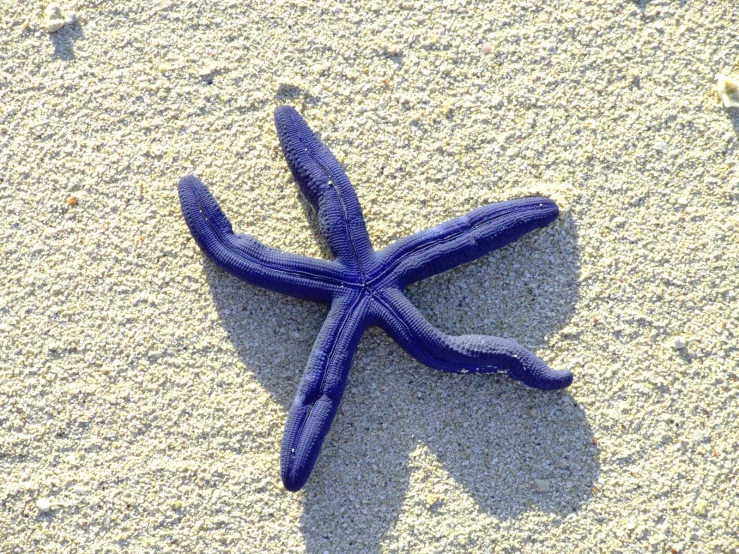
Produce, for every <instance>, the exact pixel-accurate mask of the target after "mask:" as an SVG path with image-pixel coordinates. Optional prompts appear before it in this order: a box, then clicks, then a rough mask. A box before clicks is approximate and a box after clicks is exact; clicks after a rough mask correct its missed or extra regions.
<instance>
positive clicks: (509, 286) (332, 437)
mask: <svg viewBox="0 0 739 554" xmlns="http://www.w3.org/2000/svg"><path fill="white" fill-rule="evenodd" d="M543 254H546V255H544V256H543ZM549 254H551V256H550V255H549ZM578 258H579V255H578V248H577V234H576V227H575V223H574V221H573V220H572V219H571V218H569V217H566V216H565V217H562V218H560V220H558V221H557V222H555V223H554V224H553V225H552V226H550V227H549V228H547V229H543V230H540V231H537V232H535V233H532V234H530V235H527V236H525V237H523V238H522V239H520V240H519V241H517V242H515V243H513V244H511V245H509V246H507V247H505V248H503V249H500V250H497V251H495V252H493V253H491V254H489V255H487V256H485V257H484V258H481V259H479V260H476V261H474V262H471V263H468V264H466V265H464V266H461V267H459V268H456V269H453V270H450V271H447V272H446V273H443V274H440V275H437V276H435V277H433V278H430V279H427V280H425V281H423V282H421V283H417V284H415V285H413V286H411V287H410V288H409V289H408V291H407V292H408V296H409V298H410V299H411V300H412V301H413V303H414V304H415V305H416V306H418V308H419V309H420V310H421V311H422V312H424V315H426V317H427V318H428V319H429V320H430V321H431V322H432V323H433V324H435V325H438V326H439V327H441V328H442V329H443V331H445V332H448V333H452V334H464V333H485V334H491V335H498V336H510V337H515V339H516V340H518V341H519V342H520V343H521V344H524V345H526V346H527V347H529V348H532V349H537V348H542V347H545V346H547V345H548V344H550V341H549V339H548V337H549V336H551V335H552V334H554V333H556V332H557V331H558V330H559V329H561V328H562V327H564V326H565V325H566V324H567V323H568V322H569V320H570V318H571V316H572V313H573V312H574V309H575V306H576V303H577V300H578V288H577V277H578V269H579V266H578ZM547 260H549V261H547ZM204 263H205V264H206V276H207V282H208V284H209V286H210V289H211V293H212V297H213V299H214V302H215V306H216V309H217V311H218V313H219V314H220V316H221V320H222V323H223V326H224V328H225V330H226V332H227V334H228V336H229V338H230V340H231V341H232V342H233V344H234V346H235V348H236V351H237V353H238V355H239V356H240V358H241V359H242V361H243V362H244V364H245V365H246V367H247V368H248V369H249V371H252V372H253V373H254V375H255V376H256V377H257V379H258V380H259V381H260V383H261V384H262V385H263V386H264V387H265V389H266V390H268V391H269V393H270V394H271V395H272V396H273V398H274V399H275V400H276V401H277V402H278V403H279V404H280V405H282V406H283V407H284V408H285V411H286V412H287V410H288V409H289V407H290V405H291V403H292V401H293V398H294V395H295V389H296V388H297V386H298V383H299V382H300V377H301V374H302V372H303V368H304V366H305V360H306V359H307V358H308V356H309V354H310V351H311V347H312V344H313V341H314V339H315V337H316V335H317V334H318V331H319V329H320V328H321V325H322V324H323V322H324V320H325V318H326V314H327V312H328V308H327V307H325V306H322V305H320V304H315V303H310V302H305V301H301V300H296V299H292V298H290V297H287V296H284V295H281V294H277V293H273V292H269V291H265V290H262V289H259V288H257V287H253V286H250V285H247V284H245V283H242V282H240V281H238V280H237V279H236V278H234V277H231V276H229V275H228V274H226V273H225V272H223V271H221V270H220V269H218V268H217V267H216V266H215V265H214V264H213V263H212V262H210V261H205V262H204ZM460 283H464V284H465V288H464V289H462V290H461V291H460V290H459V289H458V287H459V286H460ZM488 283H490V284H489V285H488ZM452 287H454V288H455V289H457V290H456V292H455V294H449V292H448V291H449V289H450V288H452ZM540 291H546V292H545V293H543V292H540ZM553 306H554V307H555V309H552V307H553ZM234 307H235V309H234ZM524 314H525V315H526V318H524V317H523V315H524ZM483 321H485V322H486V323H485V324H484V325H481V324H480V322H483ZM450 322H453V323H450ZM532 322H536V323H535V324H533V323H532ZM576 378H577V374H576ZM533 409H535V410H536V411H532V410H533ZM522 438H523V440H522ZM593 442H594V441H593V435H592V431H591V429H590V426H589V424H588V422H587V419H586V416H585V413H584V411H583V410H582V408H580V407H579V406H577V405H576V403H575V402H574V401H573V400H572V399H571V397H570V395H569V393H568V392H567V391H562V392H559V393H552V392H541V391H537V390H534V389H528V388H524V387H521V386H519V385H517V384H515V383H514V382H513V380H512V379H510V378H508V377H506V376H503V375H500V376H499V375H494V374H485V375H454V374H446V373H443V372H440V371H436V370H434V369H430V368H427V367H426V366H424V365H422V364H420V363H418V362H416V361H415V360H414V359H413V358H411V357H410V356H409V355H408V354H406V353H405V352H404V351H403V350H402V349H401V348H400V347H399V346H398V345H397V344H395V343H394V342H393V341H392V340H391V339H390V338H389V337H387V336H386V335H385V334H384V333H383V332H382V331H380V330H379V329H376V328H371V329H369V330H368V331H367V332H366V333H365V334H364V336H363V338H362V341H361V343H360V345H359V348H358V350H357V352H356V355H355V357H354V362H353V364H352V372H351V375H350V377H349V383H348V386H347V390H346V392H345V394H344V398H343V400H342V403H341V407H340V409H339V414H338V417H337V418H336V422H335V423H334V425H333V428H332V430H331V432H330V433H329V435H328V437H327V439H326V442H325V443H324V446H323V450H322V453H321V457H320V461H319V463H318V465H317V466H316V469H315V471H314V473H313V477H312V478H311V480H310V482H309V483H308V485H307V486H306V487H305V489H304V492H303V495H304V496H303V502H304V511H303V521H302V522H301V523H302V525H301V528H302V529H303V533H304V538H305V542H306V546H307V551H308V552H311V553H314V552H317V553H320V552H324V551H326V550H328V551H359V550H362V549H364V550H366V549H367V548H369V550H368V551H369V552H379V551H380V550H381V549H382V544H383V541H384V540H389V535H390V534H391V533H392V532H393V531H394V529H395V527H396V526H397V524H398V519H399V517H400V513H401V510H402V507H403V504H404V502H407V501H409V500H408V498H407V497H408V495H409V494H410V492H409V487H411V486H412V482H413V481H414V480H417V479H419V478H421V479H422V478H425V477H424V475H423V474H422V473H416V472H419V471H420V472H422V470H421V469H419V468H416V467H414V462H413V461H412V455H413V454H414V452H415V453H417V451H418V449H419V447H425V448H426V449H427V450H428V451H429V453H430V454H429V455H431V456H433V457H435V458H436V460H437V461H438V464H439V465H440V466H441V467H442V468H443V470H444V471H445V472H446V473H448V475H449V478H450V480H451V481H453V482H454V483H455V484H456V486H457V488H459V489H461V490H462V491H463V493H464V494H466V495H468V496H469V497H471V498H472V500H473V501H474V502H475V503H476V505H477V506H478V508H479V510H480V511H481V512H482V513H484V514H487V515H489V516H491V517H493V518H495V519H497V520H505V519H511V518H517V517H519V516H521V515H522V514H523V513H525V512H527V511H529V510H532V509H537V510H542V511H546V512H548V513H551V514H552V515H554V516H555V518H554V522H553V525H558V518H559V517H564V516H566V515H567V514H570V513H572V512H574V511H576V510H577V509H578V508H579V507H580V506H581V505H582V504H584V503H585V502H586V501H587V500H588V498H589V497H590V495H591V487H592V486H593V483H594V482H595V481H596V480H597V478H598V475H599V472H600V464H599V459H598V451H597V448H596V446H595V445H594V444H593ZM561 466H564V467H561ZM278 474H279V467H278V466H277V465H275V467H274V475H275V477H276V476H277V475H278ZM534 479H542V480H546V481H547V482H548V484H549V486H550V487H551V492H549V493H540V492H537V491H536V490H535V487H534ZM286 494H289V493H286ZM534 506H535V508H534ZM425 509H429V510H432V511H433V510H439V511H442V510H445V509H447V507H446V506H445V504H444V500H443V499H440V500H439V502H438V503H435V504H434V505H433V506H430V507H427V508H425ZM344 523H345V524H346V525H344Z"/></svg>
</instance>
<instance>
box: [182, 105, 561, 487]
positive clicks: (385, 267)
mask: <svg viewBox="0 0 739 554" xmlns="http://www.w3.org/2000/svg"><path fill="white" fill-rule="evenodd" d="M275 123H276V125H277V134H278V136H279V139H280V145H281V146H282V150H283V152H284V154H285V159H286V160H287V164H288V166H289V167H290V171H291V172H292V174H293V177H294V178H295V181H296V182H297V184H298V186H299V187H300V190H301V192H302V193H303V195H304V196H305V197H306V199H307V200H308V202H309V203H310V204H311V206H312V207H313V208H314V209H315V210H316V212H317V214H318V219H319V223H320V228H321V232H322V233H323V235H324V236H325V237H326V240H327V241H328V245H329V248H330V249H331V251H332V252H333V254H334V256H335V259H334V260H333V261H326V260H321V259H317V258H309V257H306V256H301V255H298V254H291V253H288V252H283V251H281V250H278V249H275V248H270V247H268V246H266V245H264V244H262V243H260V242H259V241H257V240H256V239H255V238H254V237H251V236H249V235H240V234H235V233H234V232H233V228H232V227H231V223H230V222H229V220H228V218H227V217H226V216H225V214H224V213H223V212H222V211H221V209H220V207H219V206H218V203H217V202H216V200H215V198H213V196H212V195H211V194H210V192H209V191H208V189H207V188H206V187H205V185H204V184H203V183H202V182H201V181H200V180H198V179H197V178H196V177H194V176H187V177H183V178H182V179H181V180H180V183H179V196H180V204H181V207H182V213H183V215H184V217H185V221H186V222H187V225H188V227H189V228H190V232H191V233H192V235H193V237H194V238H195V240H196V242H197V243H198V245H199V246H200V248H201V249H202V250H203V252H204V253H205V254H206V255H207V256H208V257H209V258H210V259H211V260H213V262H215V263H216V265H218V266H219V267H221V268H222V269H224V270H226V271H227V272H229V273H231V274H232V275H234V276H236V277H238V278H239V279H242V280H244V281H246V282H248V283H251V284H253V285H257V286H260V287H263V288H266V289H269V290H273V291H277V292H281V293H283V294H288V295H291V296H294V297H297V298H303V299H307V300H313V301H316V302H323V303H326V304H329V305H330V309H329V312H328V317H327V318H326V321H325V322H324V324H323V327H322V328H321V331H320V332H319V334H318V338H317V339H316V342H315V344H314V345H313V350H312V352H311V354H310V357H309V359H308V365H307V367H306V369H305V373H304V375H303V378H302V380H301V382H300V385H299V387H298V392H297V395H296V396H295V401H294V402H293V404H292V407H291V408H290V413H289V415H288V418H287V423H286V425H285V434H284V437H283V440H282V452H281V459H280V465H281V473H282V481H283V483H284V484H285V488H286V489H287V490H290V491H297V490H299V489H300V488H302V487H303V485H305V483H306V481H307V480H308V477H309V476H310V474H311V472H312V471H313V467H314V466H315V464H316V461H317V460H318V454H319V452H320V450H321V445H322V444H323V441H324V439H325V438H326V435H327V434H328V431H329V429H330V427H331V424H332V423H333V420H334V417H335V416H336V412H337V411H338V409H339V402H341V397H342V395H343V393H344V387H345V385H346V382H347V378H348V376H349V367H350V366H351V362H352V357H353V355H354V351H355V349H356V347H357V345H358V344H359V340H360V338H361V337H362V333H363V332H364V330H365V329H366V328H367V327H369V326H371V325H377V326H379V327H381V328H382V329H384V330H385V331H386V332H387V333H388V334H389V335H390V336H391V337H392V338H393V339H394V340H395V341H396V342H397V343H398V344H399V345H400V346H401V347H403V348H404V349H405V350H406V351H407V352H408V353H409V354H410V355H412V356H413V357H414V358H416V359H417V360H418V361H420V362H421V363H423V364H426V365H428V366H430V367H433V368H436V369H440V370H442V371H448V372H455V373H492V372H505V373H507V374H508V375H510V376H511V377H512V378H513V379H515V380H516V381H518V382H520V383H523V384H524V385H527V386H529V387H532V388H536V389H543V390H557V389H562V388H565V387H567V386H569V385H570V383H572V373H570V372H568V371H555V370H552V369H550V368H549V367H548V366H547V365H546V364H545V363H544V362H543V361H542V360H541V359H539V358H537V357H536V356H535V355H534V354H532V353H531V352H529V351H528V350H526V349H525V348H524V347H522V346H521V345H519V344H518V343H517V342H515V341H513V340H509V339H502V338H496V337H490V336H484V335H463V336H450V335H446V334H444V333H443V332H442V331H440V330H439V329H437V328H436V327H434V326H433V325H431V323H429V322H428V321H427V320H426V318H424V317H423V315H421V313H420V312H419V311H418V310H417V309H416V307H415V306H413V304H411V302H410V301H409V300H408V299H407V298H406V296H405V294H404V293H403V290H404V288H405V287H406V286H408V285H409V284H411V283H414V282H416V281H420V280H421V279H426V278H427V277H430V276H432V275H436V274H438V273H441V272H443V271H446V270H448V269H451V268H453V267H456V266H458V265H460V264H463V263H466V262H469V261H472V260H475V259H477V258H479V257H481V256H484V255H486V254H488V253H489V252H492V251H493V250H496V249H498V248H501V247H503V246H505V245H507V244H509V243H511V242H513V241H515V240H517V239H518V238H520V237H521V236H523V235H524V234H526V233H528V232H530V231H533V230H535V229H539V228H541V227H544V226H545V225H548V224H549V223H551V222H552V221H554V220H555V219H556V218H557V216H558V215H559V209H558V208H557V205H556V204H555V203H554V202H552V201H551V200H549V199H548V198H542V197H532V198H520V199H517V200H509V201H507V202H499V203H496V204H490V205H487V206H482V207H480V208H477V209H476V210H473V211H471V212H469V213H467V214H466V215H463V216H461V217H458V218H456V219H452V220H450V221H447V222H445V223H442V224H441V225H437V226H436V227H434V228H432V229H428V230H425V231H420V232H418V233H415V234H413V235H410V236H408V237H405V238H403V239H400V240H398V241H396V242H395V243H393V244H391V245H390V246H388V247H387V248H384V249H382V250H380V251H379V252H375V250H374V248H373V247H372V243H371V242H370V239H369V235H368V234H367V227H366V225H365V220H364V216H363V215H362V210H361V208H360V206H359V200H358V199H357V195H356V193H355V192H354V188H353V187H352V184H351V183H350V182H349V179H348V178H347V176H346V174H345V173H344V170H343V169H342V167H341V165H340V164H339V162H338V161H337V160H336V158H335V157H334V156H333V154H331V152H330V151H329V149H328V148H327V147H326V146H324V145H323V143H321V141H320V140H319V139H318V138H317V137H316V136H315V135H314V134H313V132H312V131H311V129H310V128H309V127H308V125H307V124H306V122H305V121H304V120H303V118H302V117H301V116H300V114H299V113H298V112H297V111H296V110H295V109H294V108H292V107H290V106H281V107H279V108H277V110H276V111H275Z"/></svg>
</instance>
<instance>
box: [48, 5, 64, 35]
mask: <svg viewBox="0 0 739 554" xmlns="http://www.w3.org/2000/svg"><path fill="white" fill-rule="evenodd" d="M44 12H45V13H46V31H47V32H49V33H55V32H56V31H58V30H59V29H61V28H62V27H64V25H66V21H64V17H63V16H62V9H61V8H60V7H59V4H56V3H51V4H49V5H48V6H46V10H44Z"/></svg>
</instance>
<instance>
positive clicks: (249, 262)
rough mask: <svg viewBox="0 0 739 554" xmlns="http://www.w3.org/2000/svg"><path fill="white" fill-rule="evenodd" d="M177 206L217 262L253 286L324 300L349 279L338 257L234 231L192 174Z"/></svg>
mask: <svg viewBox="0 0 739 554" xmlns="http://www.w3.org/2000/svg"><path fill="white" fill-rule="evenodd" d="M178 190H179V195H180V205H181V208H182V214H183V215H184V217H185V221H186V222H187V226H188V227H189V228H190V232H191V233H192V236H193V237H194V238H195V241H196V242H197V243H198V245H199V246H200V248H201V249H202V250H203V252H205V254H206V255H207V256H208V257H209V258H210V259H211V260H213V261H214V262H215V263H216V265H218V266H219V267H221V268H222V269H224V270H226V271H227V272H229V273H231V274H232V275H234V276H236V277H238V278H239V279H243V280H244V281H246V282H248V283H252V284H254V285H257V286H260V287H263V288H266V289H270V290H274V291H277V292H281V293H283V294H288V295H290V296H295V297H298V298H303V299H306V300H315V301H319V302H325V303H328V302H330V301H331V297H332V295H333V293H334V292H336V291H338V290H340V289H341V288H342V286H343V284H344V280H345V279H347V278H348V275H345V273H346V272H345V270H344V269H343V268H342V267H341V265H340V264H338V263H336V262H328V261H326V260H319V259H316V258H308V257H306V256H300V255H298V254H291V253H289V252H283V251H281V250H278V249H276V248H270V247H268V246H265V245H264V244H262V243H260V242H259V241H257V240H256V239H255V238H254V237H252V236H249V235H236V234H234V232H233V229H232V227H231V222H230V221H229V220H228V218H227V217H226V216H225V214H224V213H223V211H221V208H220V206H219V205H218V203H217V202H216V200H215V198H213V195H211V193H210V192H209V191H208V189H207V188H206V187H205V185H204V184H203V183H202V182H201V181H200V180H199V179H197V178H196V177H193V176H188V177H183V178H182V179H181V180H180V183H179V186H178Z"/></svg>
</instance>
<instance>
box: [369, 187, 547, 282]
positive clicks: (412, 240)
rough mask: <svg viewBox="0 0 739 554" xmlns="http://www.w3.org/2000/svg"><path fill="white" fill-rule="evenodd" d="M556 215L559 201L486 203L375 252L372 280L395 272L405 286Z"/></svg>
mask: <svg viewBox="0 0 739 554" xmlns="http://www.w3.org/2000/svg"><path fill="white" fill-rule="evenodd" d="M558 215H559V209H558V208H557V205H556V204H555V203H554V202H553V201H551V200H549V199H548V198H542V197H533V198H520V199H517V200H509V201H507V202H498V203H496V204H488V205H487V206H482V207H480V208H477V209H476V210H473V211H471V212H469V213H467V214H465V215H463V216H461V217H458V218H456V219H451V220H449V221H447V222H445V223H442V224H441V225H437V226H436V227H433V228H431V229H427V230H425V231H420V232H418V233H414V234H413V235H410V236H408V237H405V238H402V239H400V240H398V241H396V242H394V243H393V244H391V245H390V246H388V247H387V248H384V249H383V250H381V251H380V252H378V253H377V258H378V261H377V267H379V268H381V270H380V273H378V274H377V275H374V274H373V275H371V276H370V280H372V279H374V278H380V277H382V276H384V275H387V274H389V273H390V272H393V273H394V274H395V277H396V279H397V281H396V283H397V284H398V285H399V286H400V288H404V287H406V286H407V285H409V284H411V283H414V282H416V281H420V280H422V279H426V278H427V277H431V276H432V275H436V274H437V273H442V272H443V271H446V270H448V269H451V268H453V267H456V266H458V265H461V264H463V263H466V262H470V261H472V260H475V259H477V258H479V257H481V256H484V255H485V254H488V253H490V252H492V251H493V250H496V249H498V248H502V247H503V246H505V245H507V244H509V243H511V242H513V241H515V240H517V239H519V238H520V237H522V236H523V235H525V234H526V233H528V232H530V231H533V230H534V229H538V228H540V227H544V226H545V225H548V224H549V223H551V222H552V221H554V220H555V219H557V216H558Z"/></svg>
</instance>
